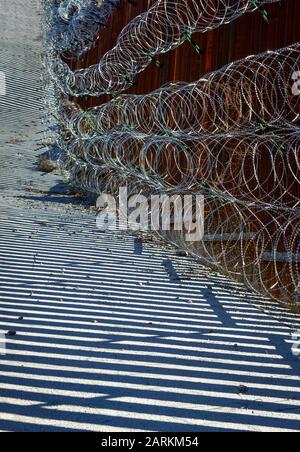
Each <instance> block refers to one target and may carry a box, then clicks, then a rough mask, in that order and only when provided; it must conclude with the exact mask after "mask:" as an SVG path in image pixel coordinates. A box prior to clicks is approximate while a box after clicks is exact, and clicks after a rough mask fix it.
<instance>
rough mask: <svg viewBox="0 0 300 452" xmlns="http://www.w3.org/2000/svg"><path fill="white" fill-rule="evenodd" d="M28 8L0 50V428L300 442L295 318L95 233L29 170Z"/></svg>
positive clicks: (34, 53) (128, 242)
mask: <svg viewBox="0 0 300 452" xmlns="http://www.w3.org/2000/svg"><path fill="white" fill-rule="evenodd" d="M1 2H3V0H1ZM3 3H5V4H9V5H13V6H14V7H15V8H16V10H18V7H19V5H20V3H22V2H20V1H19V0H16V1H13V0H11V1H10V2H3ZM32 4H33V2H26V3H25V2H24V5H27V9H26V10H25V11H23V12H22V14H20V15H18V14H17V15H16V18H15V19H13V18H10V19H9V20H16V21H18V20H21V19H18V17H23V19H22V20H23V22H24V23H23V25H22V27H21V28H20V35H19V37H18V30H19V27H18V26H17V25H16V24H15V26H12V25H7V27H8V28H9V29H10V30H12V29H13V30H15V33H14V40H12V41H10V40H9V39H8V40H5V42H4V41H3V42H1V44H2V46H1V49H0V70H3V68H4V70H5V71H6V72H7V73H8V74H9V80H10V81H9V90H8V95H7V96H6V97H5V98H2V97H1V98H0V119H1V123H0V128H1V135H0V331H2V332H4V333H7V332H9V331H10V332H11V333H14V332H15V333H16V334H15V335H11V336H7V338H6V347H7V350H6V355H0V430H2V431H111V432H112V431H138V430H142V431H162V432H164V431H175V432H176V431H187V432H189V431H192V432H200V431H220V432H222V431H236V432H237V431H300V359H299V358H297V357H296V356H294V355H293V354H292V351H291V347H292V338H291V334H292V332H293V331H297V330H298V329H300V319H299V318H297V317H296V316H294V315H293V314H291V313H290V312H288V311H286V310H284V309H282V308H280V307H279V306H278V305H276V304H275V303H272V302H269V301H267V300H264V299H262V298H261V297H258V296H255V295H253V294H252V293H250V292H247V291H246V290H243V288H242V287H241V286H239V285H237V284H236V283H233V282H230V281H228V280H227V279H226V278H223V277H221V276H219V275H217V274H215V273H213V272H211V271H209V270H207V269H205V268H203V267H201V266H200V265H199V264H197V263H195V262H194V261H193V260H191V259H189V258H185V257H180V256H178V255H176V251H175V250H173V249H172V248H170V247H163V248H161V247H159V246H158V244H157V243H156V242H155V241H151V240H149V239H147V240H143V241H141V240H140V239H139V238H137V237H133V236H124V235H121V234H114V233H112V232H108V233H104V234H102V233H100V232H99V231H97V229H96V225H95V217H94V213H93V212H91V211H89V210H85V209H84V208H83V207H81V206H80V205H79V201H78V200H77V199H76V198H72V197H70V196H69V195H68V193H67V190H66V189H64V188H63V185H62V184H61V177H60V176H59V175H58V174H51V175H45V174H42V173H39V172H38V171H37V170H36V169H35V167H34V162H35V160H36V156H37V154H38V151H36V149H37V148H38V143H39V141H40V140H41V137H42V136H43V133H42V131H43V127H44V126H43V124H42V123H41V119H42V118H43V115H44V114H45V112H44V111H43V107H42V102H41V96H42V86H41V82H40V71H41V67H40V62H39V52H40V42H39V40H38V39H33V36H35V37H38V36H39V33H40V32H39V30H38V19H37V18H38V16H37V13H38V8H33V10H31V5H32ZM36 4H37V2H36ZM24 5H23V7H24ZM13 6H11V8H13ZM1 11H2V10H1ZM6 16H7V14H6ZM32 17H33V18H34V20H33V22H32V23H31V18H32ZM0 18H1V20H4V18H3V14H2V12H1V14H0ZM5 20H6V21H7V20H8V19H7V17H6V18H5ZM0 23H2V22H0ZM32 24H35V25H32ZM35 27H36V28H35ZM1 30H2V28H1ZM4 30H5V29H4ZM1 34H2V32H1ZM24 36H25V37H26V39H28V42H27V41H25V42H24ZM19 38H20V39H19ZM1 39H2V38H1ZM25 55H26V57H25ZM21 72H22V74H23V75H22V76H21V75H20V73H21ZM55 187H56V188H55Z"/></svg>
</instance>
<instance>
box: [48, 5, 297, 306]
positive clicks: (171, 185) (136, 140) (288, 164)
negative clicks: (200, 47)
mask: <svg viewBox="0 0 300 452" xmlns="http://www.w3.org/2000/svg"><path fill="white" fill-rule="evenodd" d="M264 3H268V2H250V1H246V0H245V1H232V2H228V1H225V0H223V1H218V2H214V1H212V0H211V1H208V0H207V1H205V2H204V1H200V2H197V4H196V2H194V1H192V0H191V1H190V2H187V1H183V0H182V1H179V2H166V1H164V2H162V1H159V2H156V3H155V4H154V5H153V7H152V8H150V10H149V11H148V13H146V15H142V16H139V17H137V18H136V19H135V20H134V21H133V23H131V24H129V26H128V27H126V28H125V29H124V31H123V32H122V34H121V35H120V38H119V41H118V45H117V47H116V48H115V49H113V50H112V51H111V52H109V53H108V54H107V55H105V56H104V59H102V60H101V62H100V64H99V65H97V66H92V67H91V68H88V69H86V70H82V71H75V72H74V73H72V72H71V71H70V69H69V67H68V66H67V65H63V66H62V65H61V62H60V60H57V59H56V58H57V53H56V51H54V50H53V48H52V47H51V45H50V50H49V58H50V61H51V67H52V68H51V70H50V73H51V74H52V75H54V79H55V82H56V85H55V84H54V85H52V96H53V97H52V100H53V99H54V100H53V101H52V103H51V108H52V113H53V115H54V116H55V117H56V118H57V120H58V123H59V130H60V145H61V147H62V148H63V149H64V158H63V160H62V161H61V167H62V169H63V171H64V172H65V173H66V174H68V177H69V179H70V180H71V182H72V184H73V185H74V186H76V187H78V189H80V190H81V191H86V192H93V193H96V194H100V193H102V192H109V193H117V192H118V188H119V186H123V185H126V186H127V187H128V192H129V193H143V194H145V195H147V196H151V195H153V194H159V195H164V194H169V195H175V196H181V195H183V194H193V195H197V194H201V195H204V196H205V207H204V217H205V218H204V225H205V235H204V237H203V239H202V240H201V241H198V242H188V241H186V237H185V231H168V232H164V231H160V235H161V236H162V237H164V238H165V239H167V240H168V241H170V242H171V243H174V244H175V245H176V246H180V247H181V248H183V249H185V250H187V251H188V252H189V253H190V254H192V255H194V256H196V257H197V258H200V259H201V260H202V261H203V262H205V263H206V264H208V265H210V266H212V267H214V268H216V269H218V270H220V271H222V272H223V273H226V274H228V275H229V276H230V277H232V278H233V279H235V280H238V281H241V282H244V283H245V284H247V286H248V287H250V288H252V289H254V290H256V291H258V292H259V293H262V294H264V295H267V296H270V297H273V298H275V299H277V300H280V301H281V302H283V303H285V304H286V305H289V306H293V307H298V306H299V288H300V279H299V278H300V271H299V262H300V250H299V247H300V209H299V202H300V196H299V195H300V159H299V149H300V147H299V146H300V129H299V120H300V116H299V102H300V69H299V67H300V43H296V44H294V45H291V46H288V47H286V48H283V49H279V50H277V51H274V52H265V53H263V54H260V55H256V56H251V57H248V58H245V59H243V60H239V61H237V62H234V63H231V64H229V65H226V66H225V67H224V68H222V69H220V70H218V71H214V72H212V73H209V74H207V75H205V76H203V77H201V79H199V80H198V81H196V82H193V83H184V82H178V83H169V84H167V85H164V86H163V87H161V88H160V89H158V90H156V91H154V92H152V93H148V94H146V95H139V96H138V95H119V96H117V97H116V98H115V99H113V100H112V101H111V102H108V103H106V104H104V105H101V106H100V107H95V108H93V109H90V110H88V111H82V110H81V109H80V108H79V107H78V105H76V104H75V103H74V102H70V101H69V100H68V97H67V95H68V94H70V93H74V92H76V94H79V93H81V94H83V93H87V94H91V95H101V94H103V93H104V92H111V93H117V92H118V93H120V92H122V90H123V89H126V88H128V87H129V86H130V83H129V82H130V81H132V80H133V78H134V77H135V76H136V74H137V73H138V71H140V70H143V69H144V68H145V67H146V66H147V65H148V64H149V63H150V62H151V59H152V58H154V57H155V55H157V54H159V53H161V52H164V51H167V50H168V49H170V48H173V46H177V45H179V44H180V43H181V42H182V40H183V36H184V39H188V38H187V37H186V33H191V32H192V31H195V30H199V29H200V30H201V31H206V30H208V29H211V28H214V27H216V26H218V25H220V24H222V23H224V21H230V20H233V19H234V18H236V17H238V16H239V15H241V14H242V13H243V12H246V11H249V10H254V9H257V7H258V6H261V5H262V4H264ZM269 3H271V2H269ZM184 6H185V8H184ZM163 7H164V8H165V9H164V10H163V11H162V10H161V9H159V8H163ZM155 8H158V9H155ZM169 8H171V9H169ZM200 8H203V11H202V15H201V14H200ZM205 8H206V9H205ZM158 12H159V14H158ZM142 17H143V18H144V21H143V22H141V18H142ZM158 17H159V18H160V19H161V18H162V22H159V20H158ZM164 20H168V21H169V22H168V24H169V25H168V27H167V26H165V27H164V26H163V24H165V22H163V21H164ZM142 23H143V26H142V25H141V24H142ZM138 24H139V26H138ZM48 26H49V25H48ZM151 27H152V28H151ZM197 27H198V28H197ZM201 27H202V28H201ZM150 30H152V31H151V33H150V32H149V31H150ZM164 30H166V35H165V34H164ZM162 36H164V39H162ZM153 43H156V47H155V48H153V49H154V50H153V52H152V50H151V49H152V47H151V46H152V44H153ZM158 44H159V45H158ZM147 46H148V47H147ZM123 47H124V48H123ZM146 48H147V49H148V50H151V52H150V53H149V54H148V53H145V52H144V50H145V49H146ZM148 50H147V52H148ZM155 52H156V53H155ZM125 55H126V59H127V60H128V61H126V62H125ZM123 58H124V60H123ZM55 65H56V66H55ZM58 70H59V71H58ZM103 74H105V75H103ZM124 77H126V78H124ZM58 80H59V83H57V82H58ZM58 85H59V86H60V89H62V90H63V91H59V90H58V89H57V86H58ZM74 89H75V91H74ZM49 105H50V102H49Z"/></svg>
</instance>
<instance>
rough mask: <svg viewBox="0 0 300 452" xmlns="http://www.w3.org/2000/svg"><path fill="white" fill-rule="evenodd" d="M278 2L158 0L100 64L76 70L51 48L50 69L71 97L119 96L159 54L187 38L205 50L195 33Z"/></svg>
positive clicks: (137, 20) (125, 29)
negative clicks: (196, 41)
mask: <svg viewBox="0 0 300 452" xmlns="http://www.w3.org/2000/svg"><path fill="white" fill-rule="evenodd" d="M278 1H279V0H231V1H229V0H177V1H174V0H157V1H156V2H155V3H154V5H153V6H152V7H151V8H150V9H149V10H148V11H147V12H145V13H143V14H141V15H139V16H137V17H135V18H134V19H133V20H132V21H131V22H130V23H129V24H128V25H127V26H126V27H125V28H124V29H123V31H122V32H121V34H120V35H119V38H118V41H117V45H116V46H115V47H114V48H113V49H112V50H110V51H109V52H107V53H106V54H105V55H104V56H103V57H102V58H101V60H100V61H99V63H98V64H96V65H93V66H90V67H89V68H86V69H78V70H75V71H72V70H71V69H70V68H69V66H68V65H67V64H66V63H65V62H64V61H63V60H62V59H61V58H60V57H59V55H57V53H56V54H55V53H53V52H52V54H51V56H50V60H49V70H50V72H51V76H52V77H53V79H54V80H55V81H56V83H57V84H58V86H60V88H61V89H62V91H63V92H65V93H67V94H69V95H72V96H82V95H90V96H102V95H103V94H108V93H109V94H113V95H116V94H117V93H121V92H122V91H125V90H126V89H128V88H130V87H131V86H132V85H133V84H134V81H135V78H136V76H137V75H138V74H139V73H140V72H142V71H144V70H145V69H146V68H147V67H148V66H149V64H150V63H151V62H152V61H153V60H155V58H156V56H157V55H160V54H163V53H166V52H169V51H170V50H172V49H175V48H176V47H178V46H179V45H180V44H182V43H183V42H184V41H187V40H188V41H189V42H190V43H191V44H192V45H193V47H194V48H195V50H196V51H197V52H198V53H201V49H200V48H199V47H198V46H197V45H196V44H195V43H194V42H193V39H192V34H193V33H195V32H203V33H204V32H206V31H208V30H212V29H214V28H217V27H219V26H220V25H223V24H224V23H229V22H232V21H233V20H235V19H237V18H238V17H240V16H242V15H243V14H245V13H246V12H248V11H249V12H251V11H255V10H257V9H258V8H261V7H262V5H264V4H268V3H276V2H278ZM265 17H266V16H265ZM54 50H55V49H54Z"/></svg>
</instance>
